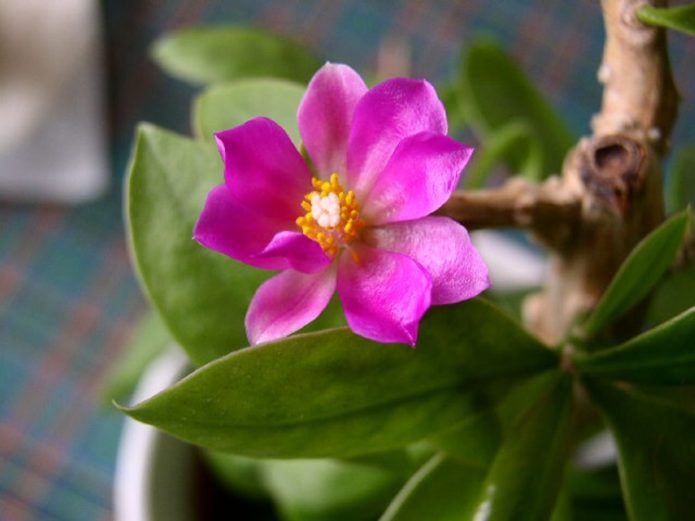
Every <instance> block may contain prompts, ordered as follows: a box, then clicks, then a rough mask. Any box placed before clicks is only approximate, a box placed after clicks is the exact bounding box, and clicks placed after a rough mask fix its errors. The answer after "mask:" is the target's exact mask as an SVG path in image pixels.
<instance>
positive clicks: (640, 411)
mask: <svg viewBox="0 0 695 521" xmlns="http://www.w3.org/2000/svg"><path fill="white" fill-rule="evenodd" d="M586 387H587V389H588V391H589V394H590V396H591V398H592V399H593V400H594V402H595V403H596V404H597V405H598V406H599V408H600V410H601V412H602V414H603V416H604V418H605V419H606V422H607V423H608V426H609V427H610V429H611V431H612V432H613V434H614V436H615V438H616V442H617V445H618V453H619V456H618V461H619V469H620V479H621V482H622V488H623V494H624V497H625V502H626V507H627V511H628V515H629V517H630V519H631V520H632V521H659V520H671V519H690V518H691V517H692V508H693V505H694V504H695V487H693V483H694V482H695V443H693V432H695V414H693V412H692V411H688V410H685V409H681V408H679V407H677V406H676V405H674V404H672V403H669V402H667V401H665V400H663V399H662V398H659V397H654V396H652V395H651V394H647V393H645V392H643V391H641V390H640V389H638V388H622V387H618V386H614V385H610V384H607V383H601V382H600V381H597V380H590V381H587V382H586Z"/></svg>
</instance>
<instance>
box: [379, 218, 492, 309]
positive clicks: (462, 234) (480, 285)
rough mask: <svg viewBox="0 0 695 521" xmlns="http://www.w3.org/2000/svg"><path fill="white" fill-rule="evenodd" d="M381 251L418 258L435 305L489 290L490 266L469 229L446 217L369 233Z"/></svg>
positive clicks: (452, 301) (393, 225) (409, 222)
mask: <svg viewBox="0 0 695 521" xmlns="http://www.w3.org/2000/svg"><path fill="white" fill-rule="evenodd" d="M366 240H368V241H369V242H370V244H373V245H374V246H376V247H378V248H383V249H385V250H390V251H395V252H398V253H402V254H404V255H407V256H408V257H411V258H413V259H415V260H416V261H417V262H418V263H419V264H421V265H422V266H424V268H425V269H426V270H427V271H428V272H429V274H430V276H431V277H432V304H433V305H437V304H451V303H454V302H460V301H462V300H466V299H469V298H472V297H475V296H476V295H478V294H479V293H481V292H482V291H485V290H486V289H487V288H489V287H490V278H489V276H488V271H487V266H485V263H484V262H483V259H482V258H481V257H480V254H479V253H478V250H476V249H475V246H473V243H472V242H471V239H470V237H469V236H468V232H467V231H466V229H465V228H464V227H463V226H461V225H460V224H458V223H457V222H455V221H453V220H451V219H449V218H447V217H425V218H424V219H418V220H417V221H408V222H400V223H394V224H388V225H385V226H381V227H378V228H372V229H370V230H368V232H367V236H366Z"/></svg>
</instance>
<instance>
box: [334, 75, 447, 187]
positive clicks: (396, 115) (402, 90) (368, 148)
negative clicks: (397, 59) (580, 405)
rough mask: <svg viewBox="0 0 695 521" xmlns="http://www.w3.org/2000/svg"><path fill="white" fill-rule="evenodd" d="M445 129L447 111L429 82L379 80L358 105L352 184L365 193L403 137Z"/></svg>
mask: <svg viewBox="0 0 695 521" xmlns="http://www.w3.org/2000/svg"><path fill="white" fill-rule="evenodd" d="M446 131H447V122H446V111H445V110H444V106H443V105H442V102H441V101H440V100H439V98H438V97H437V93H436V91H435V90H434V87H432V85H430V84H429V83H428V82H426V81H424V80H411V79H406V78H395V79H392V80H388V81H385V82H383V83H380V84H379V85H377V86H376V87H374V88H373V89H371V90H370V91H369V92H367V94H365V95H364V96H363V97H362V99H361V100H360V101H359V103H358V104H357V107H356V108H355V114H354V116H353V119H352V128H351V129H350V137H349V139H348V151H347V170H348V171H347V178H348V185H349V187H350V188H351V189H353V190H355V192H356V193H357V195H358V197H359V196H363V195H364V194H365V193H367V192H368V191H369V189H370V188H371V185H372V183H373V181H374V179H375V176H376V175H378V174H379V173H380V172H381V171H382V170H383V169H384V167H385V166H386V163H387V162H388V160H389V159H390V158H391V154H393V151H394V150H395V149H396V146H398V144H399V143H400V142H401V141H402V140H404V139H405V138H407V137H410V136H413V135H415V134H419V133H420V132H434V133H436V134H446Z"/></svg>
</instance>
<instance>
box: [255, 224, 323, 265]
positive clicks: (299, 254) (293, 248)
mask: <svg viewBox="0 0 695 521" xmlns="http://www.w3.org/2000/svg"><path fill="white" fill-rule="evenodd" d="M275 257H280V258H286V259H287V261H288V262H289V264H290V266H291V267H292V268H294V269H295V270H297V271H301V272H302V273H316V272H317V271H321V270H323V269H325V268H326V267H327V266H328V265H329V264H330V263H331V261H332V259H331V257H329V256H328V255H326V253H325V252H324V251H323V249H322V248H321V246H320V245H319V243H318V242H316V241H313V240H311V239H310V238H309V237H307V236H306V235H304V234H303V233H300V232H280V233H278V234H277V235H275V237H273V239H272V240H271V241H270V243H269V244H268V245H267V246H266V247H265V249H264V250H263V251H262V252H261V253H259V254H258V255H256V256H255V257H254V259H272V258H275Z"/></svg>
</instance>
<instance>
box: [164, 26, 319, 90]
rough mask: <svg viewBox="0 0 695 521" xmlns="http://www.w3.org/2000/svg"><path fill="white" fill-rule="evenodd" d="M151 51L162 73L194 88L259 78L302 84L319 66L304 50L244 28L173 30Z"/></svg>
mask: <svg viewBox="0 0 695 521" xmlns="http://www.w3.org/2000/svg"><path fill="white" fill-rule="evenodd" d="M151 53H152V57H153V59H154V60H155V61H156V62H157V64H159V66H160V67H162V68H163V69H164V70H165V71H166V72H168V73H169V74H171V75H172V76H173V77H175V78H178V79H180V80H183V81H186V82H190V83H193V84H209V83H215V82H222V81H229V80H236V79H240V78H250V77H252V78H258V77H264V76H266V77H277V78H285V79H288V80H294V81H298V82H300V83H306V82H308V81H309V79H310V78H311V76H312V75H313V74H314V73H315V72H316V70H317V69H318V68H319V67H320V66H321V62H320V61H319V60H318V59H317V58H316V56H314V54H313V53H312V52H311V51H309V50H308V49H307V48H305V47H304V46H302V45H300V44H298V43H296V42H294V41H292V40H289V39H287V38H283V37H281V36H278V35H275V34H272V33H269V32H267V31H262V30H259V29H251V28H248V27H234V26H218V27H206V28H193V29H184V30H181V31H176V32H173V33H170V34H167V35H165V36H164V37H162V38H160V39H159V40H157V41H156V42H155V43H154V45H153V47H152V50H151Z"/></svg>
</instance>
